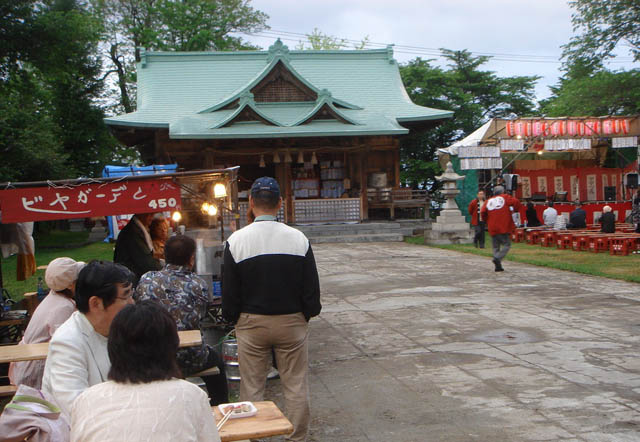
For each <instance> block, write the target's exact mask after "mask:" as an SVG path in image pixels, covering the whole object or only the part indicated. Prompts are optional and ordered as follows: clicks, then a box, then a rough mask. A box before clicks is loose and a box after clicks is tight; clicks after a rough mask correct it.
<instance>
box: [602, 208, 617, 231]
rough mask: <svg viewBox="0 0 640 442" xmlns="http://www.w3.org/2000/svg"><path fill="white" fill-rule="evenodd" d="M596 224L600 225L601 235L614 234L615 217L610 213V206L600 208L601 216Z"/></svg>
mask: <svg viewBox="0 0 640 442" xmlns="http://www.w3.org/2000/svg"><path fill="white" fill-rule="evenodd" d="M598 222H599V223H600V224H602V228H601V229H600V231H601V232H602V233H616V215H615V214H614V213H613V212H612V209H611V206H604V207H603V208H602V216H601V217H600V220H599V221H598Z"/></svg>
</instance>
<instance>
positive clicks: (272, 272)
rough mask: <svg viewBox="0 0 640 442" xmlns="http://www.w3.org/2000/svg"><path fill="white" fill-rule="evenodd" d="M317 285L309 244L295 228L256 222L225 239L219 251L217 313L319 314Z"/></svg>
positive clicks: (231, 317) (227, 315)
mask: <svg viewBox="0 0 640 442" xmlns="http://www.w3.org/2000/svg"><path fill="white" fill-rule="evenodd" d="M321 308H322V306H321V305H320V283H319V281H318V270H317V268H316V261H315V259H314V257H313V251H312V250H311V245H310V244H309V240H308V239H307V237H306V236H304V234H303V233H302V232H300V231H299V230H296V229H294V228H292V227H289V226H287V225H286V224H283V223H280V222H277V221H256V222H254V223H252V224H250V225H248V226H247V227H245V228H243V229H240V230H238V231H237V232H235V233H234V234H233V235H231V236H230V237H229V240H228V241H227V244H226V247H225V252H224V270H223V277H222V315H223V317H224V318H225V319H226V320H227V321H229V322H232V323H235V322H236V321H237V320H238V317H239V316H240V313H254V314H259V315H286V314H291V313H298V312H302V313H303V314H304V316H305V318H306V319H307V321H308V320H309V318H311V317H312V316H316V315H318V314H320V309H321Z"/></svg>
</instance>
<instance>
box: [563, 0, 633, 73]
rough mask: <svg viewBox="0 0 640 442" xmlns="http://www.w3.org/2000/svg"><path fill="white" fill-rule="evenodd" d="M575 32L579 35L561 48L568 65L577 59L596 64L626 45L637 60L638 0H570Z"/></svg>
mask: <svg viewBox="0 0 640 442" xmlns="http://www.w3.org/2000/svg"><path fill="white" fill-rule="evenodd" d="M569 5H571V7H572V8H573V9H574V10H575V12H574V13H573V14H572V16H571V22H572V23H573V29H574V32H578V33H579V34H578V35H576V36H574V37H573V38H572V39H571V41H570V42H569V43H568V44H567V45H565V46H564V57H565V58H566V59H567V61H568V63H569V64H573V63H575V62H576V61H578V60H582V61H583V62H587V63H588V64H591V65H597V64H599V63H601V62H602V61H603V60H605V59H607V58H611V57H613V56H614V54H613V52H614V50H615V49H616V48H617V47H619V46H621V45H624V46H627V47H628V48H629V52H631V54H632V55H633V57H634V60H635V61H640V4H639V3H638V0H572V1H570V2H569Z"/></svg>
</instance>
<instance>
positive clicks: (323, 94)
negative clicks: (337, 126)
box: [290, 89, 360, 127]
mask: <svg viewBox="0 0 640 442" xmlns="http://www.w3.org/2000/svg"><path fill="white" fill-rule="evenodd" d="M324 106H329V108H330V109H331V111H332V112H334V113H335V114H337V115H338V116H339V117H340V118H342V119H343V120H345V121H346V122H347V123H349V124H353V125H355V126H358V125H360V123H358V122H357V121H355V120H353V119H352V118H350V117H348V116H346V115H345V114H344V113H343V112H341V111H340V110H338V109H337V108H336V107H335V106H334V100H333V97H332V96H331V92H329V91H328V90H327V89H322V90H321V91H320V94H318V100H317V101H316V105H315V106H314V107H313V109H311V110H310V111H309V112H307V114H306V115H305V116H303V117H302V118H300V119H299V120H298V121H296V122H295V123H293V124H291V125H290V127H293V126H300V125H301V124H304V123H306V122H307V121H309V120H310V119H311V118H313V117H314V116H315V115H316V114H317V113H318V112H320V110H321V109H322V108H323V107H324Z"/></svg>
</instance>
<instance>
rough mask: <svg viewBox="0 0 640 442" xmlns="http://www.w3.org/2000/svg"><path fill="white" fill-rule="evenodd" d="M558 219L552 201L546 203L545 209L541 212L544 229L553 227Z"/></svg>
mask: <svg viewBox="0 0 640 442" xmlns="http://www.w3.org/2000/svg"><path fill="white" fill-rule="evenodd" d="M556 218H558V211H557V210H556V209H554V208H553V201H549V202H547V208H546V209H545V210H544V212H542V222H543V223H544V225H545V226H546V227H553V226H554V225H555V223H556Z"/></svg>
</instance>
